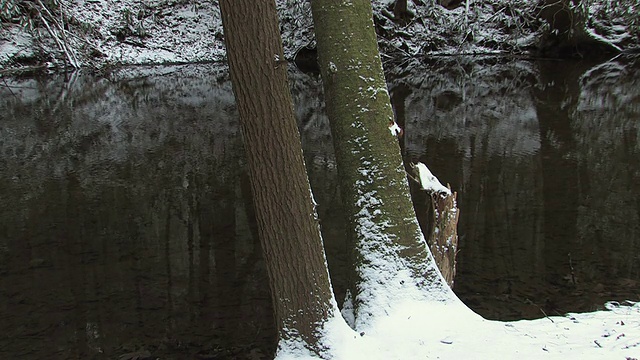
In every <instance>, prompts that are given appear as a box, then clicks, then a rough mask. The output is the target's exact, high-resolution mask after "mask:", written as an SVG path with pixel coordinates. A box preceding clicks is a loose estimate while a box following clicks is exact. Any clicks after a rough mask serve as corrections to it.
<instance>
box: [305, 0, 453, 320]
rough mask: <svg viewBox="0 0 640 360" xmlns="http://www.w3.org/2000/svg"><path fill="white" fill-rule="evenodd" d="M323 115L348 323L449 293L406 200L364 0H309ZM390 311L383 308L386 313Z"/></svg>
mask: <svg viewBox="0 0 640 360" xmlns="http://www.w3.org/2000/svg"><path fill="white" fill-rule="evenodd" d="M311 6H312V13H313V20H314V25H315V31H316V39H317V43H318V56H319V64H320V70H321V74H322V81H323V86H324V90H325V101H326V107H327V113H328V116H329V119H330V123H331V130H332V135H333V139H334V146H335V152H336V159H337V162H338V172H339V175H340V181H341V184H340V188H341V191H342V196H343V202H344V204H345V210H346V214H347V216H348V229H347V233H348V237H349V240H350V242H351V244H350V245H351V248H352V251H353V261H354V272H353V274H352V276H353V279H352V281H351V284H352V285H351V289H350V291H351V294H353V295H352V301H351V302H349V303H348V305H350V306H348V307H351V305H352V306H353V310H354V313H353V315H354V318H353V319H351V321H352V322H353V323H352V324H351V325H352V326H353V327H355V328H356V329H357V330H359V331H362V330H366V329H367V328H369V327H370V326H371V325H372V324H373V322H374V321H375V319H376V316H375V315H376V314H384V313H385V312H390V311H391V310H392V308H393V307H394V305H395V304H397V303H399V302H400V301H402V300H404V299H430V300H433V299H437V300H448V299H452V298H453V297H454V295H453V294H452V293H451V291H450V289H449V287H448V286H447V284H446V282H445V281H444V280H443V278H442V276H441V275H440V273H439V271H438V269H437V267H436V266H435V263H434V260H433V257H432V256H431V255H430V253H429V250H428V248H427V246H426V242H425V239H424V237H423V235H422V233H421V231H420V228H419V226H418V222H417V220H416V216H415V212H414V210H413V206H412V203H411V198H410V194H409V187H408V183H407V178H406V173H405V170H404V167H403V164H402V158H401V156H400V151H399V146H398V141H397V139H396V137H395V136H394V135H392V132H391V131H390V130H391V129H392V128H393V125H395V122H394V119H393V112H392V109H391V104H390V99H389V93H388V91H387V88H386V83H385V79H384V73H383V70H382V64H381V61H380V54H379V52H378V47H377V42H376V34H375V30H374V24H373V20H372V10H371V2H370V1H368V0H353V1H334V0H314V1H312V3H311ZM388 310H389V311H388Z"/></svg>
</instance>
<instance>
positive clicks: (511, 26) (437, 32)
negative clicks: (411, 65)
mask: <svg viewBox="0 0 640 360" xmlns="http://www.w3.org/2000/svg"><path fill="white" fill-rule="evenodd" d="M391 3H392V1H390V0H374V1H373V6H374V21H375V23H376V29H377V31H378V35H379V44H380V49H381V52H382V54H383V60H385V62H386V63H387V64H388V63H390V62H393V63H396V64H397V63H402V62H403V61H405V60H407V59H415V58H419V57H424V56H434V55H440V56H442V55H446V56H451V55H462V54H466V55H469V54H472V55H473V54H478V55H491V54H493V55H496V54H501V55H515V56H518V55H519V56H522V55H530V54H532V53H535V51H536V46H537V45H536V44H537V42H538V41H539V39H540V37H541V34H542V33H543V31H544V30H545V25H544V24H543V22H542V21H541V20H540V19H539V18H538V17H537V16H536V15H535V14H536V11H537V10H536V8H535V6H536V5H535V2H531V1H525V0H518V1H515V2H514V1H506V0H488V1H482V2H467V3H466V6H463V5H465V3H458V6H457V7H455V8H452V9H447V8H445V7H443V6H433V5H432V4H431V3H426V2H422V1H413V2H412V1H409V7H408V11H407V12H405V13H403V14H402V16H400V15H396V14H394V13H393V7H392V5H391ZM441 3H453V2H451V1H441ZM277 4H278V11H279V13H280V19H281V30H282V38H283V43H284V46H285V56H286V57H287V58H288V59H289V60H293V59H294V57H295V54H296V52H297V51H298V50H299V49H301V48H303V47H306V46H314V41H315V40H314V36H313V22H312V19H311V11H310V5H309V3H308V2H294V1H288V0H278V1H277ZM416 4H418V5H416ZM606 4H607V2H602V1H593V2H592V5H591V6H590V7H589V16H590V19H589V22H588V29H587V30H588V32H589V33H590V34H591V35H592V36H593V37H594V38H598V39H600V40H602V41H605V42H607V43H610V44H613V45H614V46H615V47H617V48H619V49H634V48H637V47H638V44H640V38H639V37H638V34H637V32H638V31H639V30H638V29H636V28H635V27H634V26H633V24H629V23H628V21H627V20H626V19H625V18H624V17H621V15H619V13H620V11H621V10H619V9H617V8H616V9H617V10H616V9H613V10H611V9H610V6H609V5H606ZM50 10H51V11H50V12H48V13H47V12H45V11H42V12H40V13H39V15H38V16H32V17H31V18H29V19H28V18H26V17H25V16H22V15H20V14H16V15H15V16H14V17H13V18H12V19H11V21H7V20H6V18H4V21H2V22H1V23H0V30H2V32H1V33H2V35H1V36H0V71H2V70H4V71H5V72H6V71H7V69H12V72H15V71H14V70H15V69H22V70H34V69H35V70H47V69H49V70H54V69H60V68H65V67H69V66H71V67H89V68H94V69H95V68H97V69H100V68H105V67H114V66H115V67H117V66H123V65H158V64H177V63H198V62H224V61H225V48H224V36H223V31H222V21H221V17H220V11H219V8H218V4H217V1H212V2H195V1H190V0H148V1H144V2H141V1H137V0H122V1H113V0H75V1H60V2H59V7H58V8H55V9H50ZM47 14H48V15H47ZM25 24H31V26H32V31H28V30H27V29H28V28H29V26H25ZM634 29H635V30H634ZM585 55H587V56H588V55H589V54H585Z"/></svg>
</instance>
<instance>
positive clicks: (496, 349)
mask: <svg viewBox="0 0 640 360" xmlns="http://www.w3.org/2000/svg"><path fill="white" fill-rule="evenodd" d="M607 309H608V310H607V311H598V312H592V313H584V314H567V315H566V316H563V317H559V316H554V317H546V318H542V319H538V320H522V321H514V322H500V321H489V320H485V319H483V318H482V317H480V316H478V315H476V314H475V313H473V312H471V311H470V310H469V309H468V308H466V307H465V306H464V305H463V304H462V303H461V302H459V301H454V302H451V303H425V302H420V301H411V300H408V301H405V302H403V303H400V304H398V305H397V306H396V307H395V309H394V312H393V313H390V314H388V315H384V316H381V317H380V318H379V320H378V321H377V322H376V323H374V324H372V326H371V327H370V328H369V329H367V330H366V331H365V332H364V334H362V333H357V332H355V331H353V330H352V329H351V328H349V327H348V326H347V325H346V323H345V322H344V321H343V320H342V319H340V318H334V319H331V320H330V321H329V322H328V324H327V325H326V338H325V341H324V345H325V346H326V347H327V350H326V354H327V356H326V357H325V358H334V359H348V360H360V359H362V360H373V359H380V360H382V359H384V360H391V359H398V360H400V359H452V360H458V359H532V360H533V359H558V360H560V359H563V360H564V359H581V360H583V359H610V360H613V359H620V360H632V359H637V358H639V357H640V304H638V303H636V304H625V305H620V304H617V303H609V304H607ZM316 358H317V357H314V356H313V355H312V354H310V353H309V352H308V351H307V350H305V349H303V348H302V347H301V346H300V344H282V347H281V349H280V352H279V354H278V356H277V359H280V360H289V359H316Z"/></svg>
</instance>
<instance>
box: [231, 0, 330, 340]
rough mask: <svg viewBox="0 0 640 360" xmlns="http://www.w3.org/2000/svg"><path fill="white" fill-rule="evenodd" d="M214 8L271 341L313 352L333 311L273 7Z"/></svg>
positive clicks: (245, 0)
mask: <svg viewBox="0 0 640 360" xmlns="http://www.w3.org/2000/svg"><path fill="white" fill-rule="evenodd" d="M220 9H221V13H222V21H223V27H224V34H225V43H226V46H227V56H228V60H229V68H230V72H231V81H232V84H233V91H234V95H235V98H236V102H237V106H238V110H239V113H240V123H241V128H242V135H243V140H244V146H245V151H246V154H247V162H248V167H249V175H250V180H251V188H252V191H253V196H254V204H255V209H256V218H257V222H258V230H259V234H260V241H261V244H262V249H263V252H264V255H265V262H266V266H267V271H268V274H269V282H270V286H271V294H272V299H273V305H274V312H275V319H276V325H277V327H278V329H279V337H280V340H287V339H291V338H294V337H298V336H301V337H302V338H303V339H304V340H306V341H307V342H308V344H309V345H310V347H311V348H312V349H315V350H316V351H317V350H318V344H317V340H318V337H319V334H318V329H319V328H320V327H321V326H322V324H323V323H324V322H325V321H326V319H327V318H328V317H329V316H330V315H332V314H333V312H334V311H335V310H334V309H335V306H334V304H335V301H334V300H333V295H332V292H331V284H330V282H329V274H328V272H327V268H326V265H325V257H324V250H323V247H322V240H321V237H320V229H319V225H318V221H317V218H316V215H315V214H316V212H315V209H314V204H313V202H312V198H311V190H310V187H309V181H308V179H307V175H306V171H305V167H304V162H303V157H302V146H301V143H300V135H299V133H298V128H297V125H296V121H295V117H294V112H293V102H292V99H291V94H290V93H289V87H288V84H287V72H286V71H287V65H286V63H284V62H283V61H282V60H283V59H284V54H283V49H282V40H281V38H280V32H279V27H278V18H277V13H276V6H275V2H274V1H273V0H258V1H251V0H242V1H239V0H236V1H233V0H222V1H220Z"/></svg>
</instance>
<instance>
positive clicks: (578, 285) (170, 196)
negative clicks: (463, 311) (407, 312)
mask: <svg viewBox="0 0 640 360" xmlns="http://www.w3.org/2000/svg"><path fill="white" fill-rule="evenodd" d="M565 66H566V68H565V70H566V71H565V70H562V68H559V67H549V66H545V64H531V63H524V62H511V63H505V64H496V63H495V62H492V63H490V64H483V63H481V62H471V61H469V60H464V59H461V60H456V61H452V62H448V63H444V64H440V66H438V65H437V64H436V65H432V66H430V67H429V68H426V69H421V70H419V71H418V70H417V71H415V72H413V73H412V74H414V75H410V76H407V77H406V78H403V79H401V80H394V82H393V83H392V84H391V85H390V87H391V94H392V95H393V97H394V99H393V100H394V106H395V107H396V114H397V116H398V117H399V119H398V120H399V122H402V123H403V124H404V128H405V136H404V138H403V144H402V148H403V151H404V153H405V155H406V156H407V157H409V158H412V159H420V160H422V161H423V162H425V163H427V164H428V165H429V166H430V167H431V169H432V171H433V172H434V174H436V175H437V176H439V177H440V179H441V180H442V181H443V182H445V183H451V185H452V187H453V188H454V189H455V190H457V191H458V193H459V196H458V199H459V201H460V208H461V211H462V214H461V217H460V224H459V234H460V236H461V251H460V253H459V268H458V274H459V276H458V278H457V279H456V292H457V293H458V295H459V296H460V297H461V298H462V299H463V300H464V301H465V302H466V303H467V304H468V305H469V306H470V307H471V308H473V309H474V310H476V311H478V312H479V313H480V314H482V315H484V316H486V317H490V318H497V319H517V318H522V317H527V318H533V317H540V316H543V312H544V313H548V314H549V315H552V314H556V313H563V312H566V311H588V310H593V309H595V308H598V307H600V306H602V304H603V302H604V301H607V300H624V299H631V300H638V299H639V297H640V295H639V293H640V290H638V288H639V285H638V281H640V265H638V264H640V258H639V255H638V254H640V245H639V242H640V236H639V230H640V225H639V223H640V221H639V218H640V188H639V184H640V162H639V160H638V159H640V145H639V144H638V134H639V131H640V130H639V127H638V123H639V121H638V120H639V119H640V104H639V102H638V101H639V99H640V96H639V93H638V91H639V90H638V89H640V87H639V86H638V85H639V84H638V83H639V82H640V75H639V74H638V67H637V66H636V67H634V66H632V65H629V64H624V65H622V64H619V63H616V62H612V63H607V64H602V65H598V66H595V65H593V64H591V65H589V66H586V65H585V66H583V67H580V66H577V65H575V64H566V65H565ZM221 73H222V72H221V70H219V69H216V68H213V67H209V66H185V67H164V68H156V69H134V70H130V69H129V70H127V69H123V70H121V71H118V72H115V73H112V74H110V75H109V76H108V77H104V78H96V77H91V76H83V75H76V76H72V77H69V78H67V79H63V78H46V79H20V80H12V79H7V85H9V86H11V88H8V87H6V86H4V87H0V155H1V156H0V334H2V335H3V336H2V337H1V338H0V358H2V359H116V358H121V359H123V360H125V359H134V358H155V357H159V358H162V359H186V358H189V359H260V358H263V359H268V358H271V356H272V354H273V352H274V350H275V330H274V325H273V316H272V314H271V304H270V301H271V300H270V296H269V288H268V281H267V277H266V272H265V270H264V265H263V261H262V254H261V250H260V246H259V242H258V239H257V231H256V225H255V221H254V214H253V207H252V204H251V201H252V200H251V193H250V190H249V189H250V187H249V183H248V177H247V173H246V168H245V165H244V156H243V153H242V145H241V139H240V135H239V129H238V124H237V114H236V111H235V108H234V101H233V94H232V91H231V85H230V83H229V82H228V81H227V80H226V79H225V77H224V75H220V74H221ZM292 91H293V94H294V99H295V102H296V112H297V115H298V118H299V119H300V129H301V132H302V136H303V143H304V148H305V160H306V164H307V169H308V173H309V176H310V181H311V184H312V187H313V189H314V195H315V199H316V201H317V202H318V203H319V207H318V211H319V215H320V219H321V222H322V230H323V237H324V240H325V247H326V250H327V256H328V262H329V266H330V270H331V274H332V281H333V285H334V289H335V292H336V294H337V297H338V299H342V298H343V297H344V292H345V288H346V279H345V277H346V276H345V273H346V269H348V265H347V254H346V252H347V250H346V246H345V244H344V241H343V239H344V218H343V216H342V215H341V206H340V196H339V193H338V192H337V190H336V189H337V188H338V186H337V172H336V165H335V160H334V158H333V152H332V144H331V136H330V132H329V129H328V123H327V120H326V118H325V116H324V111H323V105H322V93H321V86H320V84H319V82H318V80H317V79H315V78H313V77H308V76H306V75H304V74H300V73H292Z"/></svg>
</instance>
